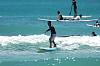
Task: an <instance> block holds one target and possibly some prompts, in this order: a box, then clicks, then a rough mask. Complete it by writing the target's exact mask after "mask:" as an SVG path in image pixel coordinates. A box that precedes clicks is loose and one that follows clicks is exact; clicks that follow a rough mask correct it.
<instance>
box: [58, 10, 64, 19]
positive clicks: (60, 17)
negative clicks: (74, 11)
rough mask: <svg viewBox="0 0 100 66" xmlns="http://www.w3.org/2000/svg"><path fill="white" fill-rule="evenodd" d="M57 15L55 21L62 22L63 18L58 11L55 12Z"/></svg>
mask: <svg viewBox="0 0 100 66" xmlns="http://www.w3.org/2000/svg"><path fill="white" fill-rule="evenodd" d="M57 14H58V17H57V20H58V21H59V20H63V17H62V15H61V14H60V11H57Z"/></svg>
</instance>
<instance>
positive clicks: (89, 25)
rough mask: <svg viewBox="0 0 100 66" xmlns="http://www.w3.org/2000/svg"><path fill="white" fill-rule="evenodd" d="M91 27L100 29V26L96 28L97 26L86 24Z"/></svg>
mask: <svg viewBox="0 0 100 66" xmlns="http://www.w3.org/2000/svg"><path fill="white" fill-rule="evenodd" d="M86 25H87V26H89V27H100V26H95V25H90V24H86Z"/></svg>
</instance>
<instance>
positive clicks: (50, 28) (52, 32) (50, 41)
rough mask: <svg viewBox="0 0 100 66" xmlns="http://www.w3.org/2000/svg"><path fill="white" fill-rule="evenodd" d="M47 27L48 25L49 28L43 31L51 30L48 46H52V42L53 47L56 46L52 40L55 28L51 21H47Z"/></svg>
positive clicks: (54, 35)
mask: <svg viewBox="0 0 100 66" xmlns="http://www.w3.org/2000/svg"><path fill="white" fill-rule="evenodd" d="M48 27H49V29H47V30H46V31H45V33H46V32H48V31H51V36H50V38H49V43H50V46H49V47H50V48H52V43H53V44H54V47H56V44H55V42H54V40H55V37H56V30H55V28H54V26H53V25H52V24H51V21H48Z"/></svg>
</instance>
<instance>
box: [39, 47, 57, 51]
mask: <svg viewBox="0 0 100 66" xmlns="http://www.w3.org/2000/svg"><path fill="white" fill-rule="evenodd" d="M56 49H57V48H56V47H53V48H49V47H40V50H46V51H54V50H56Z"/></svg>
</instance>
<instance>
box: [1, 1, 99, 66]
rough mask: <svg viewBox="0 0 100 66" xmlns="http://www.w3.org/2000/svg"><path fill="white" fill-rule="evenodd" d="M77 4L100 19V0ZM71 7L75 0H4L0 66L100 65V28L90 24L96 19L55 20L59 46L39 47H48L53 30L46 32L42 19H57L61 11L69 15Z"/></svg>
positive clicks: (87, 13)
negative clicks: (77, 20)
mask: <svg viewBox="0 0 100 66" xmlns="http://www.w3.org/2000/svg"><path fill="white" fill-rule="evenodd" d="M90 3H91V4H90ZM77 6H78V14H82V15H89V16H92V17H91V18H89V19H97V18H98V19H100V15H99V12H100V7H99V6H100V1H99V0H93V1H91V0H83V1H82V0H81V1H80V0H77ZM70 9H71V0H9V1H8V0H0V66H40V65H42V66H84V65H86V66H99V65H100V28H93V27H89V26H87V25H86V24H95V22H76V23H73V22H71V23H70V22H68V23H64V22H63V23H61V22H52V23H53V25H54V26H55V28H56V31H57V38H56V39H55V42H56V43H57V46H58V49H57V50H56V51H52V52H44V51H40V50H39V47H48V45H49V43H48V39H49V34H50V33H49V32H48V33H46V34H44V31H45V30H46V29H47V28H48V26H47V22H46V21H39V20H38V18H46V19H56V15H57V14H56V12H57V10H60V11H61V13H62V14H63V15H68V14H69V12H70ZM72 14H73V13H72ZM92 31H95V32H96V33H97V35H98V36H96V37H91V36H90V34H91V32H92ZM63 35H68V36H70V35H75V36H70V37H59V36H63ZM78 35H80V36H78Z"/></svg>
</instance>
